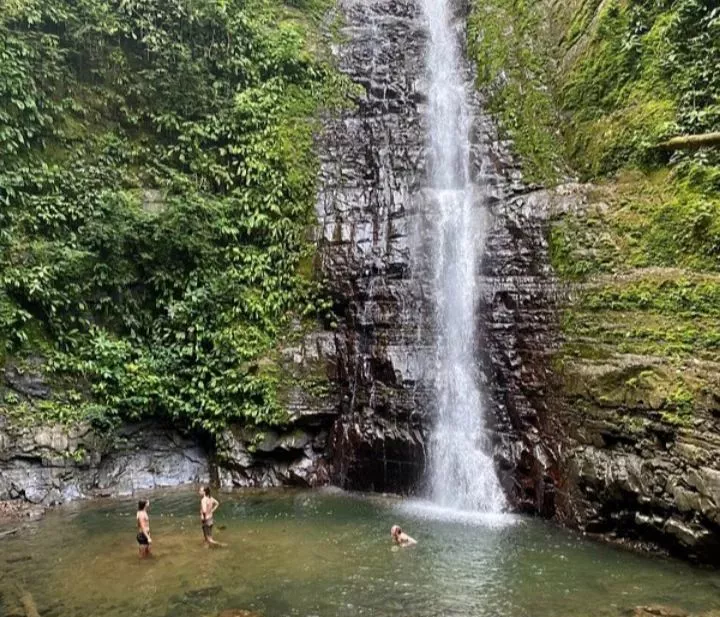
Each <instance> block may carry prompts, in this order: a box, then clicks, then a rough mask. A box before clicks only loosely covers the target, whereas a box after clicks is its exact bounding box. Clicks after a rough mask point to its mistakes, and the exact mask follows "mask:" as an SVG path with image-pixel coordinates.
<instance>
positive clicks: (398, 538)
mask: <svg viewBox="0 0 720 617" xmlns="http://www.w3.org/2000/svg"><path fill="white" fill-rule="evenodd" d="M390 536H391V537H392V540H393V542H394V543H395V544H397V545H398V546H402V547H407V546H415V545H416V544H417V542H416V541H415V540H414V539H413V538H411V537H410V536H409V535H407V534H406V533H405V532H404V531H403V530H402V529H401V528H400V526H399V525H393V526H392V528H391V529H390Z"/></svg>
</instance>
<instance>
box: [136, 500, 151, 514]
mask: <svg viewBox="0 0 720 617" xmlns="http://www.w3.org/2000/svg"><path fill="white" fill-rule="evenodd" d="M149 507H150V500H149V499H141V500H140V501H138V512H140V511H141V510H147V508H149Z"/></svg>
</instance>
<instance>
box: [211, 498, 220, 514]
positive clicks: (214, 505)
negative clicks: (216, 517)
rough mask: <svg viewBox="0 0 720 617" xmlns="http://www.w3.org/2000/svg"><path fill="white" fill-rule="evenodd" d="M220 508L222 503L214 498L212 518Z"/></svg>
mask: <svg viewBox="0 0 720 617" xmlns="http://www.w3.org/2000/svg"><path fill="white" fill-rule="evenodd" d="M219 507H220V502H219V501H218V500H217V499H215V497H213V500H212V511H211V513H210V514H211V516H212V515H213V514H215V510H217V509H218V508H219Z"/></svg>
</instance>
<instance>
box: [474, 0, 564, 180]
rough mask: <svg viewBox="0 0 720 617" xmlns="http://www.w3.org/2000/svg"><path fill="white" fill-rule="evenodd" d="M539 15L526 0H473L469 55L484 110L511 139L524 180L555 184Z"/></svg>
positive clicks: (557, 152) (551, 109)
mask: <svg viewBox="0 0 720 617" xmlns="http://www.w3.org/2000/svg"><path fill="white" fill-rule="evenodd" d="M542 19H543V17H542V13H541V11H539V10H538V6H537V4H536V3H535V2H528V1H526V0H520V1H518V0H475V2H474V3H473V10H472V12H471V15H470V18H469V22H468V39H469V43H470V45H469V53H470V55H471V57H472V58H474V60H475V62H476V65H477V71H478V85H479V87H480V88H481V89H482V90H483V91H484V92H485V94H486V95H487V97H488V106H489V111H491V112H492V113H493V114H495V116H496V117H497V118H498V119H499V120H500V124H501V128H502V129H504V130H505V131H506V132H507V134H508V136H509V137H510V138H511V139H512V140H513V143H514V148H515V152H516V153H517V155H518V156H519V157H520V160H521V161H522V163H523V170H524V172H525V176H526V179H527V180H528V181H531V182H541V183H545V184H553V183H555V182H556V181H557V180H558V179H559V178H560V177H561V176H562V175H563V174H564V173H565V165H564V162H563V160H564V159H563V151H562V146H561V141H560V138H559V137H560V134H559V132H558V130H557V127H558V126H559V124H560V123H559V116H558V115H557V112H556V107H555V104H554V101H553V97H552V88H551V86H552V79H553V77H552V74H551V65H550V63H549V62H548V60H549V51H548V50H547V49H546V47H545V39H544V38H543V37H539V36H538V31H539V30H540V29H541V27H542Z"/></svg>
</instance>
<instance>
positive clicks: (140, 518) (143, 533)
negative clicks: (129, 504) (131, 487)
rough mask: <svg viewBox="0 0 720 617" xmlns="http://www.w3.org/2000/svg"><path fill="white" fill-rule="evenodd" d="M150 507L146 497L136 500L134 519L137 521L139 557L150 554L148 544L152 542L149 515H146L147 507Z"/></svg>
mask: <svg viewBox="0 0 720 617" xmlns="http://www.w3.org/2000/svg"><path fill="white" fill-rule="evenodd" d="M149 508H150V501H148V500H147V499H141V500H140V501H138V509H137V514H136V515H135V520H136V521H137V529H138V534H137V541H138V544H139V545H140V557H141V558H143V557H148V556H149V555H150V545H151V544H152V538H151V537H150V517H149V516H148V509H149Z"/></svg>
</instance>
